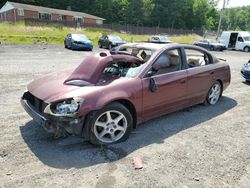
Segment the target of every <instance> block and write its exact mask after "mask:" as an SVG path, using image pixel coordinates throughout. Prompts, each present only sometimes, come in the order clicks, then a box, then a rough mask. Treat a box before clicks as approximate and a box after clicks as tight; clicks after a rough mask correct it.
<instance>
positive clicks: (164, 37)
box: [159, 36, 170, 42]
mask: <svg viewBox="0 0 250 188" xmlns="http://www.w3.org/2000/svg"><path fill="white" fill-rule="evenodd" d="M159 38H160V41H161V42H169V41H170V40H169V38H168V37H167V36H159Z"/></svg>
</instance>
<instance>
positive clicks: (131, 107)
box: [109, 99, 137, 128]
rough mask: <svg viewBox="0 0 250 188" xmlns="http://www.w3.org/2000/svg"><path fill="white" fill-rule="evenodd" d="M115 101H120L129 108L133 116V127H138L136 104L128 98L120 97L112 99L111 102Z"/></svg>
mask: <svg viewBox="0 0 250 188" xmlns="http://www.w3.org/2000/svg"><path fill="white" fill-rule="evenodd" d="M113 102H117V103H120V104H122V105H123V106H125V107H126V108H127V109H128V110H129V112H130V114H131V115H132V117H133V128H136V126H137V112H136V108H135V106H134V104H133V103H132V102H130V101H129V100H126V99H118V100H115V101H112V102H111V103H113ZM109 104H110V103H109Z"/></svg>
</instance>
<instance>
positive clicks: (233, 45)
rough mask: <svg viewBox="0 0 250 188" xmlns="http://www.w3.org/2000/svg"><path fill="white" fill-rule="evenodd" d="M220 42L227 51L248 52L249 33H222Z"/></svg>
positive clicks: (249, 45)
mask: <svg viewBox="0 0 250 188" xmlns="http://www.w3.org/2000/svg"><path fill="white" fill-rule="evenodd" d="M220 42H221V43H223V44H225V45H226V47H227V48H228V49H233V50H243V51H245V52H250V33H249V32H247V31H223V32H222V34H221V37H220Z"/></svg>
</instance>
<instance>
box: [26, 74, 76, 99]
mask: <svg viewBox="0 0 250 188" xmlns="http://www.w3.org/2000/svg"><path fill="white" fill-rule="evenodd" d="M72 71H73V70H66V71H61V72H54V73H51V74H48V75H45V76H43V77H40V78H37V79H35V80H33V81H32V82H31V83H29V84H28V86H27V88H28V90H29V92H31V93H32V94H33V95H34V96H36V97H38V98H39V99H41V100H43V101H45V102H47V103H50V102H52V101H55V100H60V99H63V98H65V97H66V95H67V93H70V92H72V91H74V90H77V89H79V87H77V86H72V85H65V84H64V80H65V79H66V78H67V77H68V76H69V75H70V74H71V73H72Z"/></svg>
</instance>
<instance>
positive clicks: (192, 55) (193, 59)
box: [185, 49, 212, 68]
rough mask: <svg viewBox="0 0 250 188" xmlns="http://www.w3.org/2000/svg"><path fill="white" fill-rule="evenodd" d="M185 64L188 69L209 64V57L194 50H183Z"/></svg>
mask: <svg viewBox="0 0 250 188" xmlns="http://www.w3.org/2000/svg"><path fill="white" fill-rule="evenodd" d="M185 53H186V58H187V64H188V67H189V68H192V67H199V66H205V65H208V64H211V63H212V62H211V58H210V55H209V54H207V53H206V52H202V51H199V50H195V49H185Z"/></svg>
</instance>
